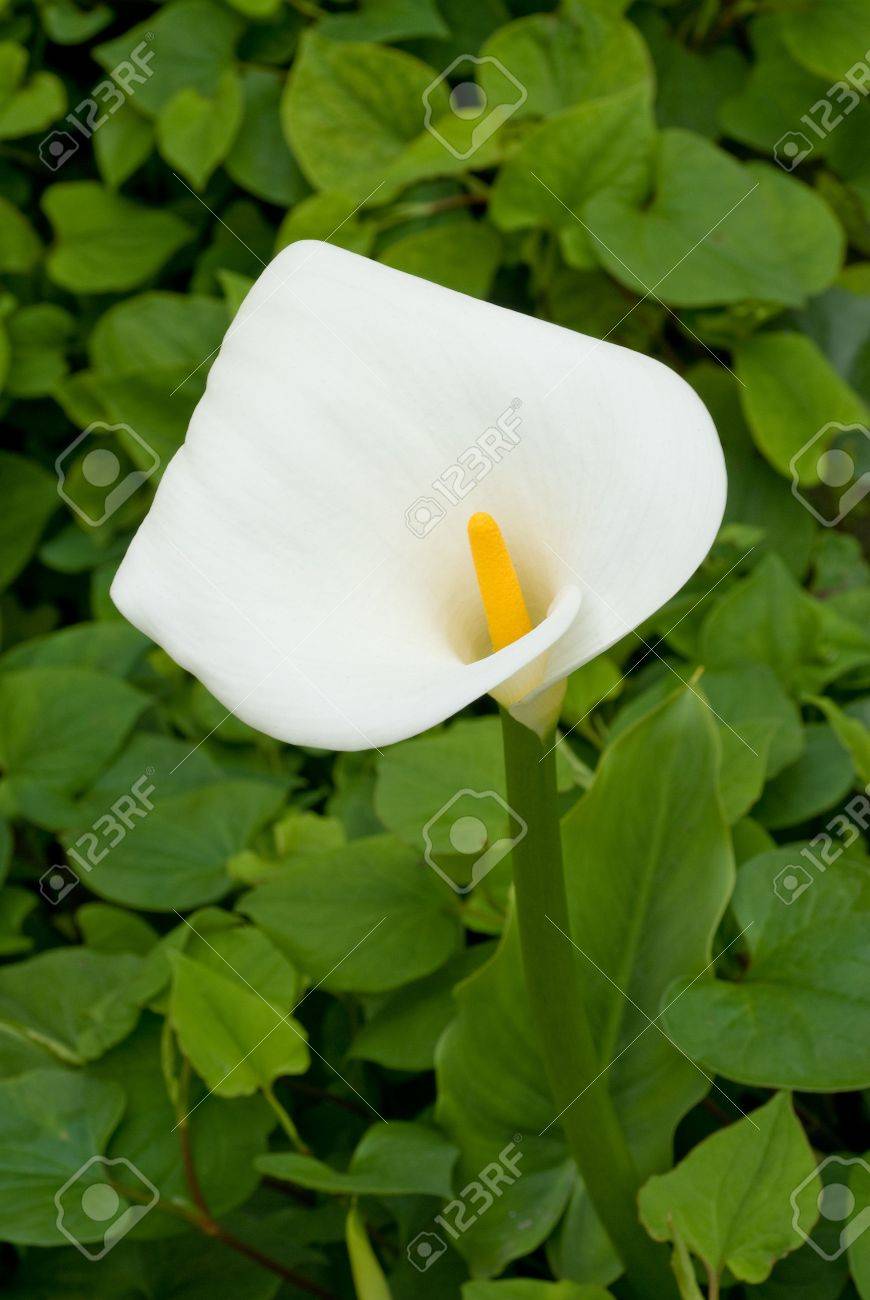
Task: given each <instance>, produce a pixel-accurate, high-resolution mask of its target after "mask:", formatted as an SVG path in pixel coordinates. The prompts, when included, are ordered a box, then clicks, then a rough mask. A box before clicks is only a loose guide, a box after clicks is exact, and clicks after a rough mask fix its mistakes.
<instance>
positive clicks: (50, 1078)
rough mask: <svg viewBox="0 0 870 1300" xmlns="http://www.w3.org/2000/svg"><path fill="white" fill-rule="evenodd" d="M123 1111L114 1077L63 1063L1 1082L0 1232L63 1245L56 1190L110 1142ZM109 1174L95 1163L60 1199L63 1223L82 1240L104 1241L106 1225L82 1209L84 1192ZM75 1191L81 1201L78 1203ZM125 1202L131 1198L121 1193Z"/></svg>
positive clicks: (39, 1243) (25, 1240)
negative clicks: (104, 1078) (105, 1079)
mask: <svg viewBox="0 0 870 1300" xmlns="http://www.w3.org/2000/svg"><path fill="white" fill-rule="evenodd" d="M123 1110H124V1094H123V1092H122V1090H121V1089H120V1088H119V1087H118V1086H117V1084H109V1083H101V1082H98V1081H97V1080H96V1079H88V1078H85V1077H82V1076H77V1075H74V1074H71V1073H69V1072H68V1071H65V1070H34V1071H32V1072H31V1073H28V1074H22V1075H20V1076H19V1078H17V1079H4V1080H3V1081H2V1082H0V1146H2V1149H3V1158H2V1160H0V1236H2V1237H3V1238H4V1240H6V1241H13V1242H17V1243H20V1244H22V1245H32V1246H60V1245H64V1244H65V1243H66V1241H67V1238H65V1237H63V1236H62V1235H61V1233H60V1230H59V1229H58V1227H57V1224H56V1219H57V1216H58V1209H57V1206H56V1204H55V1199H54V1198H55V1194H56V1193H59V1192H60V1190H61V1188H62V1187H63V1186H64V1184H65V1183H66V1181H67V1180H68V1179H70V1178H72V1177H74V1176H75V1175H76V1173H77V1172H78V1171H79V1170H80V1169H81V1168H82V1166H84V1165H85V1164H87V1163H88V1162H89V1161H90V1160H91V1159H92V1157H94V1156H98V1155H100V1154H101V1153H102V1152H103V1151H104V1150H105V1149H106V1144H107V1142H108V1139H109V1135H110V1134H111V1132H112V1130H113V1129H114V1128H115V1126H116V1125H117V1123H118V1121H119V1119H120V1118H121V1115H122V1113H123ZM101 1173H102V1177H103V1178H105V1167H104V1166H101V1165H100V1164H99V1163H98V1164H96V1165H92V1166H91V1168H90V1169H89V1170H88V1171H86V1172H85V1173H84V1174H83V1176H82V1178H81V1180H80V1181H78V1182H77V1183H76V1185H75V1186H74V1187H71V1188H70V1189H69V1190H70V1193H71V1195H68V1196H64V1197H63V1198H62V1205H63V1222H64V1227H65V1228H66V1229H67V1230H68V1231H69V1232H71V1233H72V1235H73V1236H74V1237H75V1238H76V1239H77V1240H78V1241H80V1242H91V1241H99V1240H102V1238H103V1235H104V1232H105V1226H104V1224H102V1223H99V1222H95V1220H94V1219H93V1218H89V1217H88V1216H87V1214H85V1212H84V1210H83V1209H82V1192H83V1191H84V1190H85V1188H87V1187H88V1186H90V1185H92V1184H94V1183H98V1182H100V1181H101V1179H100V1174H101ZM76 1193H78V1201H77V1202H76V1199H75V1198H76ZM121 1203H122V1205H124V1206H125V1208H127V1203H126V1202H125V1201H124V1200H123V1199H122V1202H121Z"/></svg>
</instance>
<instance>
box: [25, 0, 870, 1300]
mask: <svg viewBox="0 0 870 1300" xmlns="http://www.w3.org/2000/svg"><path fill="white" fill-rule="evenodd" d="M868 44H870V7H868V3H867V0H806V3H804V4H802V5H800V6H799V5H796V4H794V5H793V4H783V5H776V6H774V5H768V4H764V3H762V2H761V0H757V2H756V0H746V2H745V3H733V2H732V0H704V2H703V3H697V4H696V3H677V4H667V3H662V4H655V3H637V4H634V5H632V6H630V7H629V8H627V9H626V8H625V6H624V5H621V4H620V3H619V2H618V0H563V3H561V4H560V5H558V6H555V5H546V4H544V5H533V4H530V3H525V2H524V0H486V3H478V4H467V3H463V0H359V3H358V4H353V3H342V2H340V0H335V2H333V0H327V2H326V3H324V4H322V5H319V4H317V3H315V2H314V0H293V2H292V3H285V0H232V3H230V0H227V2H226V3H224V2H223V0H167V3H164V4H160V5H156V6H155V5H151V4H148V3H144V2H141V3H140V2H139V0H135V2H134V3H128V4H126V5H123V6H121V5H118V6H115V7H113V6H111V5H110V4H108V3H102V2H97V3H91V2H88V3H85V2H84V0H82V2H81V3H79V2H78V0H39V3H38V4H29V3H22V2H20V0H7V3H6V4H4V5H3V6H2V7H0V275H2V290H0V403H2V417H3V432H4V442H3V450H2V451H0V483H2V510H0V588H2V592H3V594H2V596H0V620H2V652H0V1294H8V1295H9V1296H10V1297H16V1298H18V1297H20V1298H22V1300H23V1298H24V1297H28V1298H33V1300H38V1298H39V1297H43V1296H45V1297H48V1296H51V1297H52V1300H57V1298H66V1300H74V1298H75V1297H79V1296H84V1295H87V1296H97V1297H101V1298H102V1297H105V1298H106V1300H108V1298H109V1297H111V1298H112V1300H127V1297H131V1298H132V1297H145V1296H149V1297H150V1296H153V1297H169V1296H172V1297H178V1298H179V1300H196V1298H197V1297H199V1296H207V1295H211V1294H213V1293H215V1291H216V1290H218V1289H220V1288H224V1289H226V1290H227V1291H228V1292H229V1293H231V1294H233V1295H235V1296H239V1297H242V1298H244V1300H261V1298H262V1300H269V1298H270V1297H274V1296H281V1297H288V1298H289V1297H297V1296H298V1297H301V1296H304V1295H320V1296H325V1297H330V1298H332V1300H353V1298H354V1297H357V1300H387V1298H388V1297H392V1298H393V1300H412V1298H413V1300H417V1298H418V1297H419V1298H420V1300H430V1298H431V1300H436V1298H439V1300H440V1298H441V1297H454V1296H455V1297H461V1298H462V1300H605V1298H606V1297H607V1296H608V1295H610V1296H612V1297H615V1298H619V1297H624V1296H628V1294H629V1293H628V1291H627V1290H626V1284H625V1279H624V1278H620V1276H619V1274H620V1269H619V1264H618V1261H617V1259H616V1257H615V1255H614V1253H613V1250H612V1247H611V1245H610V1243H609V1242H608V1240H607V1238H606V1235H605V1234H604V1232H603V1230H602V1228H601V1225H600V1223H599V1222H598V1219H597V1218H596V1215H595V1212H594V1210H593V1208H592V1205H591V1203H590V1200H589V1198H588V1196H587V1194H586V1191H585V1189H584V1187H583V1185H582V1183H581V1182H580V1180H579V1178H578V1176H577V1173H576V1170H575V1167H574V1164H573V1162H572V1160H571V1158H570V1155H569V1151H568V1147H567V1145H566V1142H565V1140H564V1137H563V1135H562V1129H561V1126H560V1122H559V1116H558V1115H557V1113H556V1107H555V1106H554V1104H553V1100H552V1096H551V1094H550V1091H549V1088H548V1085H547V1081H546V1078H545V1075H544V1070H543V1065H542V1062H541V1057H540V1052H539V1045H538V1042H537V1041H536V1031H535V1026H534V1025H533V1023H532V1020H531V1018H530V1013H529V1005H528V998H527V994H526V989H525V985H524V982H523V974H522V966H521V963H520V955H519V947H518V936H517V929H516V921H515V917H514V913H513V903H512V893H511V878H512V877H511V859H510V855H508V856H507V857H505V858H503V860H502V861H500V862H499V863H498V864H497V865H496V866H495V867H494V869H493V870H492V871H490V872H489V873H488V874H487V875H486V876H485V878H484V879H483V880H481V881H480V883H479V884H478V885H476V886H475V888H474V889H472V890H471V891H469V892H459V891H457V890H455V889H452V888H451V887H450V884H449V881H448V880H446V879H445V878H444V876H450V874H451V872H452V871H454V870H458V865H459V864H458V858H457V855H456V854H455V853H453V854H451V852H450V851H449V846H448V847H447V848H445V845H446V844H447V841H443V842H442V841H439V845H440V849H439V851H440V852H441V854H442V857H441V861H442V863H443V864H445V866H446V870H445V872H444V873H443V875H439V874H437V873H436V872H435V871H433V870H431V869H430V867H429V866H428V865H426V863H425V862H424V850H425V849H426V839H425V836H424V828H427V827H428V826H429V825H430V823H431V822H432V820H433V818H435V817H436V816H437V815H438V814H439V811H440V810H442V809H443V808H444V807H445V806H446V805H449V803H450V801H451V800H452V799H453V797H454V796H455V794H456V792H457V791H461V790H463V789H468V788H469V787H473V788H474V789H475V790H478V791H492V792H495V794H496V795H498V796H499V798H502V799H503V798H504V796H505V778H504V772H503V767H502V755H501V745H500V739H499V726H498V722H497V719H496V717H495V716H494V713H495V706H494V705H493V704H492V702H491V701H484V702H480V703H479V704H477V705H473V706H471V707H470V708H469V709H468V710H466V712H465V713H464V714H463V716H462V717H460V718H458V719H455V720H453V721H451V722H449V723H447V724H445V725H444V726H440V727H437V728H435V729H433V730H432V731H430V732H427V733H426V734H424V735H423V736H420V737H417V738H414V739H411V740H408V741H404V742H401V743H399V744H397V745H394V746H391V747H389V748H387V749H385V750H384V752H383V753H382V754H381V753H374V752H363V753H355V754H338V755H337V754H333V753H329V752H324V751H321V750H314V749H309V748H302V747H298V746H291V745H282V744H279V743H278V742H276V741H273V740H271V739H270V738H268V737H266V736H263V735H261V734H259V733H257V732H255V731H253V730H252V729H251V728H250V727H248V726H247V725H245V724H244V723H243V722H241V721H239V720H238V719H237V718H235V717H234V716H232V715H227V713H226V710H225V709H224V708H223V707H222V705H220V704H219V703H218V701H217V700H216V699H214V698H213V697H212V696H211V695H210V694H209V693H208V691H207V690H206V689H205V688H204V687H203V686H202V685H201V684H200V683H199V682H197V681H196V680H194V679H193V678H192V677H191V676H190V675H189V674H187V673H185V672H184V671H183V670H182V669H181V668H180V667H178V666H177V665H176V664H175V663H173V661H172V660H171V659H170V658H169V657H168V655H167V654H166V653H164V652H163V651H162V650H159V649H157V648H156V647H155V646H154V645H153V644H151V643H150V642H149V641H148V640H147V638H146V637H144V636H143V635H142V634H140V633H139V632H138V631H136V630H135V629H133V628H132V627H131V626H129V625H128V624H127V623H126V622H124V620H123V619H122V618H121V617H120V616H119V614H118V613H117V611H116V610H115V608H114V606H113V605H112V603H111V600H110V598H109V594H108V592H109V586H110V583H111V580H112V577H113V575H114V573H115V570H116V568H117V565H118V563H119V561H120V558H121V556H122V555H123V554H124V552H125V550H126V547H127V545H128V543H129V540H130V538H131V536H132V535H133V533H134V532H135V530H136V528H137V527H138V525H139V523H140V522H141V520H142V518H143V517H144V515H145V513H146V511H147V510H148V508H149V505H150V503H151V501H152V499H153V490H154V487H155V485H156V484H157V482H158V481H159V478H160V475H161V473H162V471H163V469H164V468H165V466H166V464H167V462H168V460H169V459H170V457H171V456H172V454H173V453H174V451H175V450H176V449H177V448H178V447H179V445H180V444H181V442H182V440H183V438H184V434H185V431H186V428H187V425H188V422H189V419H190V416H191V413H192V411H193V409H194V407H195V405H196V403H197V401H198V400H199V398H200V397H201V395H202V393H203V390H204V386H205V381H206V377H207V373H208V369H209V364H210V362H211V360H212V358H213V356H214V354H215V353H216V351H217V349H218V347H219V345H220V342H221V339H222V338H223V336H224V334H225V333H226V331H227V330H228V328H230V326H231V324H232V322H233V320H234V318H235V315H236V312H237V311H238V309H239V306H240V304H241V302H242V300H243V299H244V296H245V294H246V293H247V290H248V289H249V287H250V285H251V284H252V282H253V281H254V279H255V278H256V277H257V275H258V274H259V272H260V270H261V269H262V267H263V265H264V264H265V263H266V262H268V261H269V259H270V258H271V257H272V256H273V254H274V253H275V252H276V251H277V250H279V249H281V248H283V247H285V246H286V245H288V244H290V243H293V242H295V241H297V240H302V239H317V240H330V241H332V242H334V243H336V244H339V245H340V246H342V247H344V248H347V249H349V250H351V251H353V252H356V253H360V254H363V255H365V256H368V257H370V258H374V259H377V260H379V261H381V262H383V263H385V264H386V265H388V266H391V267H396V268H398V269H400V270H404V271H408V272H410V273H412V274H414V275H417V276H421V277H424V278H427V279H431V280H433V281H436V282H438V283H440V284H443V285H446V286H447V287H449V288H453V289H456V290H459V291H461V292H463V293H466V294H469V295H472V296H474V297H478V298H484V299H489V300H491V301H492V302H494V303H497V304H499V305H501V306H504V307H509V308H513V309H515V310H518V311H521V312H526V313H529V314H532V315H538V316H540V317H542V318H544V319H546V320H549V321H552V322H554V323H556V324H559V325H562V326H565V327H567V328H568V329H572V330H577V331H580V332H582V333H584V334H588V335H592V336H594V337H596V338H602V339H603V338H605V337H606V338H608V339H609V340H610V341H611V342H617V343H621V344H623V345H625V346H627V347H630V348H633V349H635V350H637V351H640V352H643V353H646V354H648V355H650V356H653V357H656V358H657V359H659V360H662V361H664V362H665V363H666V364H667V365H669V366H670V367H672V368H673V369H674V370H676V371H677V372H679V373H680V374H681V375H683V376H684V377H685V378H686V379H687V380H688V382H689V383H690V384H691V385H693V387H694V388H695V389H696V391H697V392H698V393H699V395H700V396H701V397H702V399H703V401H704V402H705V404H706V405H707V407H708V409H709V410H710V412H711V414H712V415H713V418H714V420H715V423H716V427H717V429H718V431H719V434H720V437H721V440H722V444H723V447H724V450H725V456H726V461H727V467H728V476H729V495H728V505H727V510H726V516H725V521H724V523H723V526H722V528H721V530H720V533H719V536H718V538H717V541H716V543H715V545H714V547H713V549H712V550H711V552H710V554H709V556H708V557H707V559H706V560H705V562H704V564H703V565H702V566H701V568H700V569H699V570H698V572H697V573H696V574H695V575H694V577H693V578H692V579H691V580H690V582H689V583H688V584H687V585H686V586H685V587H684V589H683V590H682V591H681V592H680V593H678V595H676V596H675V597H674V598H673V599H672V600H671V601H670V602H669V603H668V605H667V606H666V607H665V608H664V609H662V610H661V611H659V613H658V614H656V615H655V616H654V617H653V618H652V619H650V620H649V621H648V622H647V623H646V624H645V625H643V626H642V627H640V628H639V629H638V630H637V632H633V633H631V634H629V635H626V637H625V638H624V639H623V640H622V641H620V642H619V643H617V644H616V645H615V646H614V647H612V649H611V650H609V651H608V652H607V653H606V654H605V655H602V656H600V657H599V658H598V659H596V660H594V661H593V662H591V663H589V664H587V665H586V666H585V667H583V668H581V669H579V670H578V671H577V672H576V673H574V674H573V675H572V677H571V679H570V680H569V684H568V692H567V695H566V698H565V704H564V706H563V712H562V718H561V724H562V731H563V739H562V740H561V741H560V743H559V746H558V750H557V772H558V779H559V790H560V793H559V797H560V800H561V811H562V813H563V821H562V836H563V846H564V853H565V861H566V871H567V879H568V895H569V897H568V910H569V913H570V923H571V941H572V942H573V944H574V947H575V949H576V958H577V963H578V967H579V971H580V978H581V982H582V988H583V993H584V997H585V999H586V1003H587V1005H588V1008H589V1012H590V1017H591V1020H592V1023H593V1028H594V1031H595V1034H596V1040H597V1046H598V1051H599V1054H600V1062H601V1071H602V1076H603V1077H605V1078H606V1081H607V1088H608V1090H609V1092H610V1095H611V1096H612V1098H613V1101H614V1104H615V1106H616V1110H617V1112H618V1115H619V1117H620V1120H621V1121H622V1124H623V1126H624V1129H625V1132H626V1135H627V1138H628V1142H629V1145H630V1147H631V1151H632V1154H633V1156H634V1159H635V1161H636V1162H637V1164H638V1166H639V1167H640V1169H641V1172H642V1174H643V1178H644V1186H643V1189H642V1191H641V1194H640V1198H639V1205H638V1212H639V1215H640V1218H641V1221H642V1223H643V1225H644V1227H645V1229H646V1231H647V1232H648V1233H649V1235H650V1237H652V1238H653V1239H655V1240H657V1241H664V1242H667V1243H668V1250H669V1251H670V1252H672V1258H673V1267H674V1272H675V1276H676V1279H677V1284H678V1287H679V1291H680V1294H681V1296H682V1297H683V1298H684V1300H699V1297H704V1296H706V1297H707V1298H708V1300H716V1297H718V1296H720V1294H727V1295H728V1296H729V1297H731V1298H732V1300H779V1298H780V1297H785V1296H790V1297H796V1298H797V1300H855V1298H856V1297H858V1298H859V1300H870V1125H868V1122H867V1100H868V1096H870V1093H868V1091H867V1089H868V1088H870V1046H868V1044H870V978H868V977H870V944H868V927H867V920H868V917H867V913H868V912H870V856H868V848H867V839H866V833H867V829H868V826H870V567H868V563H867V560H866V559H865V550H866V539H867V520H868V517H870V506H868V497H870V433H868V429H867V426H868V423H870V416H868V409H867V407H868V403H870V262H868V261H866V260H865V259H867V258H868V256H870V165H868V157H870V154H868V149H867V138H868V124H870V100H868V98H867V92H868V89H870V71H868V66H867V59H868V53H867V47H868ZM469 56H473V59H476V60H478V61H477V62H471V64H470V65H469V64H468V58H469ZM463 59H465V60H466V62H465V63H463ZM469 66H470V69H471V71H470V72H469V71H468V67H469ZM445 70H448V73H449V75H448V76H445V75H443V74H444V73H445ZM463 78H467V80H473V79H474V78H476V80H477V84H478V86H479V88H480V90H481V91H482V97H481V98H480V99H479V100H478V101H477V102H476V108H475V111H474V112H473V113H470V112H467V111H458V112H457V111H456V107H457V102H458V98H459V99H461V95H460V96H459V97H457V93H456V92H454V93H453V94H452V97H451V89H452V87H454V86H455V85H457V84H464V83H463ZM467 90H468V87H467V85H466V91H467ZM292 361H293V359H292V357H291V358H288V373H289V372H290V371H291V369H292ZM86 431H87V432H88V434H89V437H90V438H91V439H92V441H91V442H90V443H89V444H88V445H89V446H93V447H94V453H93V454H95V455H96V460H92V461H91V462H90V464H91V471H90V473H86V472H85V471H84V470H83V463H84V462H83V459H82V448H81V444H80V437H81V435H82V434H83V433H85V432H86ZM448 487H449V484H448ZM442 500H443V497H442ZM472 501H473V497H472ZM287 508H288V510H292V508H293V504H292V487H290V486H288V499H287ZM471 508H474V507H473V506H472V507H471ZM420 522H421V521H420V520H419V519H418V520H417V523H418V525H419V524H420ZM436 523H437V520H436ZM499 808H500V805H498V803H497V802H496V803H495V804H493V805H492V807H491V809H490V813H489V814H488V816H491V817H492V819H493V820H492V821H491V824H490V823H489V822H488V823H487V827H486V829H487V831H488V834H489V837H490V840H491V841H493V842H494V841H496V840H498V838H499V836H503V835H504V834H505V828H504V824H503V822H502V820H501V812H500V811H499ZM443 831H444V828H443V827H442V828H441V832H439V833H443ZM445 855H446V856H445ZM563 940H564V941H565V942H568V939H567V937H565V936H560V935H559V934H556V933H554V936H553V942H554V943H556V942H562V941H563ZM578 1091H579V1085H578Z"/></svg>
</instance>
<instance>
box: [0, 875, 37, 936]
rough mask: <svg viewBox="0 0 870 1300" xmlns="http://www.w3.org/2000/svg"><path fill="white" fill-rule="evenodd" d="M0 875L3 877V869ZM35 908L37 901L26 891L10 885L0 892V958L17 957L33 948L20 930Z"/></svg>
mask: <svg viewBox="0 0 870 1300" xmlns="http://www.w3.org/2000/svg"><path fill="white" fill-rule="evenodd" d="M0 875H5V868H4V869H3V870H2V871H0ZM37 906H38V900H37V899H36V897H35V896H34V895H33V894H31V893H28V891H27V890H26V889H18V888H16V886H15V885H10V886H8V888H6V889H2V890H0V957H19V956H20V955H21V954H22V953H24V952H29V951H30V949H31V948H32V947H33V939H31V937H30V936H29V935H27V934H22V928H23V926H24V923H25V921H26V920H27V918H28V917H29V916H30V914H31V912H32V911H33V909H34V908H35V907H37Z"/></svg>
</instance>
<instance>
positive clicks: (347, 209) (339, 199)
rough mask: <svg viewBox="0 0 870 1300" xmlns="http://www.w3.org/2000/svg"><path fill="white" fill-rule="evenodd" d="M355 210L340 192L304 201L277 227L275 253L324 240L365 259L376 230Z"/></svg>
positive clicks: (351, 203)
mask: <svg viewBox="0 0 870 1300" xmlns="http://www.w3.org/2000/svg"><path fill="white" fill-rule="evenodd" d="M356 207H357V205H356V203H355V202H354V200H353V199H352V198H349V197H348V195H346V194H342V193H339V192H335V193H331V192H329V191H327V192H326V193H324V194H312V195H311V196H310V197H308V198H305V199H302V201H301V202H300V203H297V204H296V205H295V207H292V208H291V209H290V211H289V212H288V213H287V215H286V217H285V218H284V220H283V221H282V222H281V225H280V226H279V227H278V235H277V238H276V241H275V249H276V251H280V250H281V249H282V248H286V246H287V245H288V244H293V243H295V242H296V240H297V239H322V240H324V241H325V242H327V243H329V244H335V245H336V247H337V248H347V249H349V250H350V252H352V253H362V254H363V255H365V254H366V253H369V252H371V249H372V246H373V245H374V242H375V234H376V231H375V227H374V226H373V225H372V224H371V223H366V222H365V221H363V220H362V219H361V218H360V217H359V216H358V215H357V212H356Z"/></svg>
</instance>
